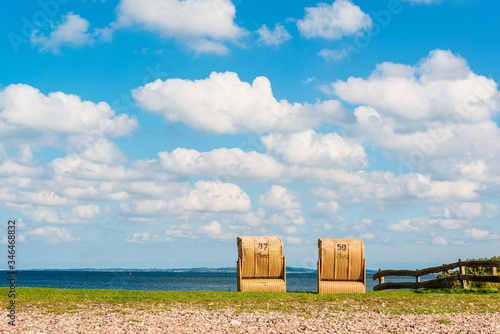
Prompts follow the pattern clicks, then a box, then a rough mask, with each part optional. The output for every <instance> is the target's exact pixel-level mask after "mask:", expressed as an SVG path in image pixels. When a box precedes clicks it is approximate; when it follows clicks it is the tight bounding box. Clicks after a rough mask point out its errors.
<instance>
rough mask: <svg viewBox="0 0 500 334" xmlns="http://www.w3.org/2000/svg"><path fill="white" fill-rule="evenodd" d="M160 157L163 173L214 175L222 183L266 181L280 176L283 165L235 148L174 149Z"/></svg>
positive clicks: (271, 159) (258, 154) (260, 155)
mask: <svg viewBox="0 0 500 334" xmlns="http://www.w3.org/2000/svg"><path fill="white" fill-rule="evenodd" d="M159 156H160V161H159V163H160V165H161V166H162V168H163V169H164V170H166V171H169V172H174V173H179V174H182V175H207V176H209V175H216V176H217V177H218V178H220V179H221V180H225V179H238V180H250V181H257V182H265V181H267V180H274V179H277V178H279V177H281V176H282V173H283V171H284V166H283V165H281V164H280V163H278V162H277V161H276V160H275V159H273V158H272V157H270V156H267V155H265V154H260V153H257V152H243V151H242V150H240V149H237V148H233V149H225V148H221V149H215V150H212V151H209V152H198V151H196V150H189V149H185V148H177V149H175V150H174V151H172V152H171V153H168V152H161V153H159Z"/></svg>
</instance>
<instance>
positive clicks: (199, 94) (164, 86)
mask: <svg viewBox="0 0 500 334" xmlns="http://www.w3.org/2000/svg"><path fill="white" fill-rule="evenodd" d="M133 96H134V98H135V100H136V101H137V103H138V105H139V106H140V107H141V108H143V109H145V110H148V111H151V112H154V113H158V114H160V115H163V116H165V118H166V119H168V120H169V121H172V122H179V121H180V122H183V123H185V124H187V125H188V126H189V127H191V128H193V129H196V130H201V131H205V132H210V133H218V134H220V133H238V132H257V133H262V132H265V131H270V130H275V131H297V130H303V129H308V128H312V127H314V126H316V125H318V124H319V123H320V122H322V121H324V122H342V121H347V117H348V116H347V113H346V111H345V109H344V108H343V107H342V106H341V105H340V103H338V101H331V100H330V101H324V102H321V103H316V104H314V105H310V104H307V103H306V104H300V103H294V104H291V103H289V102H288V101H286V100H281V101H277V100H276V99H275V98H274V96H273V92H272V90H271V83H270V82H269V80H268V79H267V78H266V77H257V78H256V79H255V80H254V81H253V82H252V84H250V83H247V82H242V81H241V80H240V79H239V78H238V75H237V74H236V73H233V72H225V73H216V72H212V74H210V77H209V78H207V79H203V80H195V81H191V80H182V79H167V80H166V81H161V80H157V81H155V82H152V83H149V84H147V85H145V86H143V87H140V88H138V89H135V90H134V91H133Z"/></svg>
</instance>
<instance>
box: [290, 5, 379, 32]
mask: <svg viewBox="0 0 500 334" xmlns="http://www.w3.org/2000/svg"><path fill="white" fill-rule="evenodd" d="M305 12H306V14H305V16H304V18H303V19H301V20H298V21H297V27H298V28H299V31H300V33H301V34H302V35H304V36H305V37H307V38H313V37H321V38H326V39H341V38H342V37H343V36H348V35H353V34H355V33H357V32H359V31H362V30H365V29H368V28H370V27H371V26H372V19H371V17H370V16H369V15H368V14H366V13H364V12H363V11H362V10H361V9H360V8H359V7H358V6H356V5H354V4H353V3H352V2H351V1H350V0H336V1H334V2H333V3H332V4H331V5H328V4H326V3H319V4H318V5H317V7H307V8H305Z"/></svg>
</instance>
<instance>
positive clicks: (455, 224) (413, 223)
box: [387, 217, 470, 232]
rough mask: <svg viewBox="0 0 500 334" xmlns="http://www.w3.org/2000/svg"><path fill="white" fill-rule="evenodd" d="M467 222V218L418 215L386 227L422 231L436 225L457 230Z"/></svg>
mask: <svg viewBox="0 0 500 334" xmlns="http://www.w3.org/2000/svg"><path fill="white" fill-rule="evenodd" d="M469 224H470V223H469V221H467V220H458V219H432V218H428V217H419V218H412V219H402V220H400V221H399V222H397V223H394V224H389V225H387V229H388V230H389V231H394V232H422V231H425V230H426V229H428V228H429V227H431V226H437V227H439V228H442V229H446V230H458V229H462V228H463V227H464V226H467V225H469Z"/></svg>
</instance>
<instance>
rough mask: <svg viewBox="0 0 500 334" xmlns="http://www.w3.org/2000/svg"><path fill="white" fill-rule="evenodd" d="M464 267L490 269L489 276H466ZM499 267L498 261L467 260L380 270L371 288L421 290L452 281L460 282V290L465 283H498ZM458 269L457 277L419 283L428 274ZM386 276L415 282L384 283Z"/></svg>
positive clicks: (375, 289) (464, 286) (465, 286)
mask: <svg viewBox="0 0 500 334" xmlns="http://www.w3.org/2000/svg"><path fill="white" fill-rule="evenodd" d="M465 267H490V268H492V274H491V275H466V274H465ZM498 267H500V260H467V261H462V260H458V262H455V263H450V264H443V265H442V266H439V267H431V268H426V269H421V270H418V269H417V270H382V269H379V271H378V272H377V273H376V274H375V275H373V280H376V279H378V280H379V284H378V285H375V286H374V287H373V290H374V291H377V290H386V289H422V288H431V287H438V286H440V285H443V284H446V283H450V282H453V281H461V283H462V288H464V289H467V281H476V282H492V283H500V276H498V275H497V268H498ZM455 268H460V272H459V274H457V275H451V276H445V277H439V278H435V279H431V280H428V281H423V282H420V277H421V276H424V275H429V274H436V273H440V272H445V271H449V270H451V269H455ZM387 276H409V277H415V282H399V283H397V282H388V283H385V282H384V277H387Z"/></svg>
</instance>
